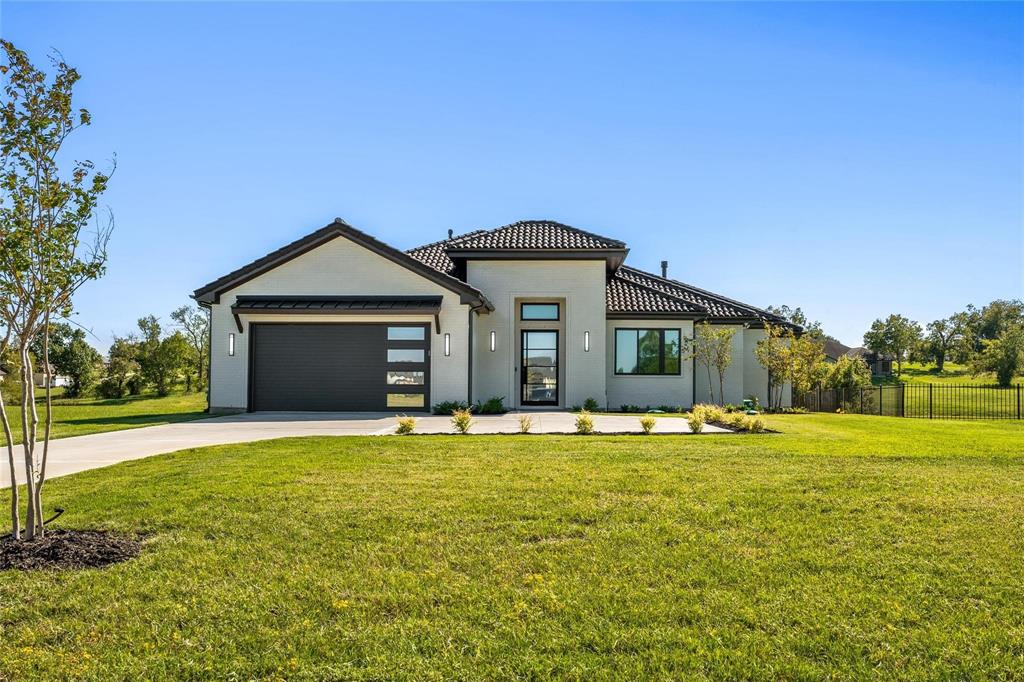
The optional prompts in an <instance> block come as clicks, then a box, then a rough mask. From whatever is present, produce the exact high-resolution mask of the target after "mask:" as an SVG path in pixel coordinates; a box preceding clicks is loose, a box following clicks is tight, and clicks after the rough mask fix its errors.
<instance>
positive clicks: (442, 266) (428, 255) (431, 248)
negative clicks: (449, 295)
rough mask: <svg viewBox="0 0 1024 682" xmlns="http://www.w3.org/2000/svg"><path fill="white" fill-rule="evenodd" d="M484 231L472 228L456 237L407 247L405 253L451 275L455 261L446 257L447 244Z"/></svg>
mask: <svg viewBox="0 0 1024 682" xmlns="http://www.w3.org/2000/svg"><path fill="white" fill-rule="evenodd" d="M486 231H487V230H474V231H472V232H467V233H466V234H463V235H459V236H458V237H452V238H451V239H442V240H441V241H439V242H432V243H430V244H424V245H423V246H417V247H416V248H414V249H409V250H408V251H406V253H407V254H409V255H410V256H412V257H413V258H415V259H416V260H418V261H420V262H421V263H424V264H425V265H429V266H430V267H432V268H434V269H435V270H438V271H439V272H443V273H445V274H446V275H453V274H454V272H455V262H454V261H452V259H451V258H449V257H448V251H447V249H448V247H449V245H451V244H454V243H455V242H458V241H460V240H462V239H466V238H468V237H473V236H476V235H478V234H481V233H483V232H486Z"/></svg>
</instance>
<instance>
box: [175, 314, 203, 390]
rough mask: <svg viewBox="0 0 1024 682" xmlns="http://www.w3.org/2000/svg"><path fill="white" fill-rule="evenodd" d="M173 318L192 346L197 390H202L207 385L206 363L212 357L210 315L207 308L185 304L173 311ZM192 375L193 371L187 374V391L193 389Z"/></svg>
mask: <svg viewBox="0 0 1024 682" xmlns="http://www.w3.org/2000/svg"><path fill="white" fill-rule="evenodd" d="M171 319H172V320H174V321H175V322H177V323H178V326H180V327H181V329H182V332H183V333H184V334H185V338H186V339H188V342H189V345H190V346H191V347H192V361H193V363H194V364H195V375H194V376H195V377H196V390H202V388H203V386H204V385H205V376H204V375H205V370H206V364H207V362H208V361H209V357H210V347H209V345H210V316H209V314H208V313H207V311H206V309H205V308H201V307H199V306H187V305H183V306H181V307H180V308H178V309H177V310H175V311H174V312H173V313H171ZM192 376H193V374H192V372H188V373H186V375H185V390H186V391H190V390H191V384H192Z"/></svg>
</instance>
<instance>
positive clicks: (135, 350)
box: [99, 336, 143, 398]
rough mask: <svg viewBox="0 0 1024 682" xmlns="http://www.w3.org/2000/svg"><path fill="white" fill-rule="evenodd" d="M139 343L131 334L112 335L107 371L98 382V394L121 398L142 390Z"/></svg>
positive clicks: (136, 393)
mask: <svg viewBox="0 0 1024 682" xmlns="http://www.w3.org/2000/svg"><path fill="white" fill-rule="evenodd" d="M138 357H139V345H138V343H136V341H135V339H134V338H133V337H131V336H125V337H114V343H112V344H110V350H109V351H107V372H106V375H105V376H104V377H103V381H102V382H101V383H100V388H99V391H100V394H101V395H103V396H104V397H106V398H123V397H124V396H126V395H128V394H129V393H131V394H132V395H138V394H139V393H141V392H142V384H143V381H142V367H141V366H140V365H139V361H138Z"/></svg>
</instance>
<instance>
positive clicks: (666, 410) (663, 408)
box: [656, 405, 675, 414]
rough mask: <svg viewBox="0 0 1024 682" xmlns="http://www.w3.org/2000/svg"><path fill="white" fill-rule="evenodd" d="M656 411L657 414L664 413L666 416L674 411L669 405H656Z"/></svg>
mask: <svg viewBox="0 0 1024 682" xmlns="http://www.w3.org/2000/svg"><path fill="white" fill-rule="evenodd" d="M656 409H657V410H658V412H664V413H666V414H668V413H669V412H674V411H675V410H674V409H673V408H672V406H671V405H658V407H657V408H656Z"/></svg>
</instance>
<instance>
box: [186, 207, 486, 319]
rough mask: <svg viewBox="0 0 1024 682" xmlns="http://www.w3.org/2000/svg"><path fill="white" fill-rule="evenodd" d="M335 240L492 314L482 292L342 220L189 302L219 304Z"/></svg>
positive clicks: (197, 292)
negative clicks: (250, 283) (343, 240)
mask: <svg viewBox="0 0 1024 682" xmlns="http://www.w3.org/2000/svg"><path fill="white" fill-rule="evenodd" d="M337 237H345V238H346V239H348V240H350V241H352V242H355V243H356V244H358V245H359V246H362V247H363V248H365V249H368V250H370V251H372V252H374V253H376V254H377V255H379V256H382V257H384V258H387V259H388V260H390V261H392V262H393V263H396V264H398V265H401V266H402V267H404V268H407V269H408V270H411V271H413V272H415V273H416V274H418V275H420V276H422V277H425V278H426V279H429V280H431V281H433V282H436V283H437V284H439V285H441V286H443V287H445V288H446V289H449V290H451V291H454V292H455V293H457V294H459V295H460V300H461V301H462V302H463V303H467V304H469V305H471V306H473V308H474V309H477V308H486V309H487V310H494V306H493V305H491V303H490V301H488V300H487V297H486V296H484V294H483V292H481V291H480V290H478V289H476V288H475V287H472V286H470V285H469V284H467V283H466V282H463V281H462V280H460V279H456V278H455V277H452V276H451V275H450V274H448V273H446V272H443V271H440V270H438V269H436V268H434V267H430V266H428V265H427V264H425V263H424V262H422V261H421V260H418V259H416V258H413V257H412V256H410V255H408V254H406V253H402V252H401V251H399V250H398V249H396V248H394V247H391V246H388V245H387V244H385V243H384V242H382V241H379V240H377V239H375V238H374V237H371V236H370V235H368V234H366V233H365V232H362V231H360V230H357V229H356V228H354V227H352V226H351V225H349V224H348V223H346V222H345V221H344V220H342V219H341V218H335V219H334V222H332V223H329V224H328V225H325V226H324V227H322V228H320V229H319V230H317V231H316V232H312V233H310V234H308V235H306V236H305V237H303V238H301V239H297V240H296V241H294V242H292V243H291V244H288V245H286V246H283V247H281V248H280V249H278V250H276V251H273V252H271V253H268V254H267V255H266V256H263V257H262V258H258V259H256V260H254V261H253V262H251V263H249V264H248V265H245V266H243V267H241V268H239V269H237V270H235V271H233V272H229V273H228V274H226V275H224V276H223V277H220V278H218V279H216V280H214V281H212V282H210V283H209V284H206V285H205V286H202V287H200V288H198V289H196V290H195V292H193V294H192V298H194V299H195V300H196V301H198V302H199V303H203V304H207V305H209V304H211V303H217V302H218V301H219V300H220V295H221V294H222V293H224V292H225V291H228V290H230V289H233V288H235V287H237V286H239V285H240V284H243V283H245V282H248V281H249V280H251V279H254V278H256V277H258V276H260V275H262V274H263V273H265V272H268V271H270V270H273V269H274V268H276V267H278V266H279V265H283V264H284V263H287V262H288V261H290V260H292V259H293V258H297V257H298V256H301V255H302V254H304V253H307V252H309V251H312V250H313V249H315V248H317V247H318V246H322V245H323V244H326V243H327V242H329V241H331V240H332V239H336V238H337Z"/></svg>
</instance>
